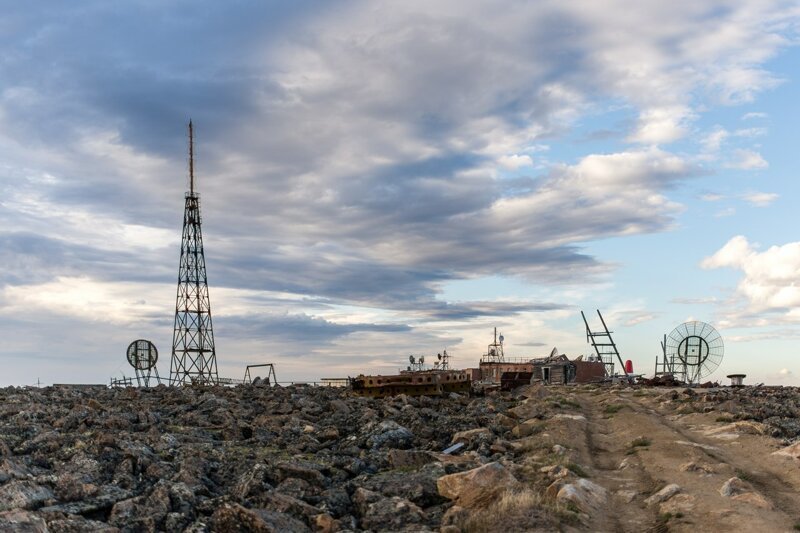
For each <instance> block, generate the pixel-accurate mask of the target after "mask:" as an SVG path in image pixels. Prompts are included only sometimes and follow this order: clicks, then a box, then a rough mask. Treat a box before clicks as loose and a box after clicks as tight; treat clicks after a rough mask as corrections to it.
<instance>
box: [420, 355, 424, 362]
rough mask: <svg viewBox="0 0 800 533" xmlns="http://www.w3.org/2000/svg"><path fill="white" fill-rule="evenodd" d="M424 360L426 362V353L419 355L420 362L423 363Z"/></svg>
mask: <svg viewBox="0 0 800 533" xmlns="http://www.w3.org/2000/svg"><path fill="white" fill-rule="evenodd" d="M424 362H425V356H424V355H420V356H419V364H423V363H424Z"/></svg>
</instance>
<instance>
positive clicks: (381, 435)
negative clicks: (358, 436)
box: [367, 420, 414, 449]
mask: <svg viewBox="0 0 800 533" xmlns="http://www.w3.org/2000/svg"><path fill="white" fill-rule="evenodd" d="M413 441H414V434H413V433H411V431H409V430H408V429H407V428H404V427H403V426H401V425H400V424H398V423H397V422H395V421H393V420H385V421H383V422H381V423H380V424H378V425H377V427H375V428H374V429H373V430H372V431H371V432H370V434H369V436H368V437H367V445H368V446H369V447H371V448H372V449H378V448H400V449H406V448H410V447H411V444H412V443H413Z"/></svg>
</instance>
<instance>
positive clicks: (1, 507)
mask: <svg viewBox="0 0 800 533" xmlns="http://www.w3.org/2000/svg"><path fill="white" fill-rule="evenodd" d="M54 497H55V496H54V495H53V492H52V491H51V490H50V489H48V488H47V487H43V486H42V485H37V484H36V483H34V482H32V481H12V482H10V483H7V484H5V485H3V486H2V487H0V511H9V510H13V509H27V510H31V509H37V508H39V507H41V506H42V505H44V504H45V503H47V502H48V501H50V500H52V499H53V498H54Z"/></svg>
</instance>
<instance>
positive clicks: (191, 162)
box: [189, 119, 194, 196]
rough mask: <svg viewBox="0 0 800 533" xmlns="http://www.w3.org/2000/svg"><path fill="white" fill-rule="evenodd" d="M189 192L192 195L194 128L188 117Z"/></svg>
mask: <svg viewBox="0 0 800 533" xmlns="http://www.w3.org/2000/svg"><path fill="white" fill-rule="evenodd" d="M189 194H191V195H192V196H194V128H192V119H189Z"/></svg>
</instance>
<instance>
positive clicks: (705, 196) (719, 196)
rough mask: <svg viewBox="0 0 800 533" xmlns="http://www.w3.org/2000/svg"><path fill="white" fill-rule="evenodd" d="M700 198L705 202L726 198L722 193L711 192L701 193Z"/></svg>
mask: <svg viewBox="0 0 800 533" xmlns="http://www.w3.org/2000/svg"><path fill="white" fill-rule="evenodd" d="M700 199H701V200H703V201H704V202H719V201H720V200H724V199H725V196H724V195H722V194H717V193H714V192H709V193H705V194H703V195H701V196H700Z"/></svg>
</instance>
